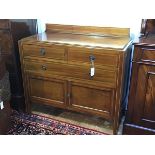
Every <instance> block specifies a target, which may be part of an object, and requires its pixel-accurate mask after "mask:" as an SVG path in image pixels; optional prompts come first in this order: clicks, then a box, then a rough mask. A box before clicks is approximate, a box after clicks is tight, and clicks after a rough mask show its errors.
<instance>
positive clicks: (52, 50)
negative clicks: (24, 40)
mask: <svg viewBox="0 0 155 155" xmlns="http://www.w3.org/2000/svg"><path fill="white" fill-rule="evenodd" d="M65 54H66V53H65V48H63V47H59V46H55V45H52V46H36V45H23V55H24V57H27V56H35V57H44V58H52V59H60V60H65Z"/></svg>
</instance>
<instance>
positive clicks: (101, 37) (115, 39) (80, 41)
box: [23, 27, 131, 50]
mask: <svg viewBox="0 0 155 155" xmlns="http://www.w3.org/2000/svg"><path fill="white" fill-rule="evenodd" d="M65 28H66V27H65ZM65 28H64V29H63V30H61V31H60V30H58V29H57V30H53V29H52V30H46V32H44V33H40V34H37V35H34V36H31V37H28V38H25V39H23V41H24V42H27V43H34V42H37V43H40V42H41V43H50V44H63V45H71V46H84V47H85V46H86V47H92V48H95V47H99V48H110V49H118V50H123V49H124V48H125V47H126V46H127V45H128V44H129V43H130V42H131V38H130V37H129V35H128V34H127V35H124V32H123V35H122V34H121V35H119V33H120V29H119V28H118V30H117V28H115V29H114V30H113V29H111V28H109V29H108V28H105V29H106V32H105V29H104V28H102V33H101V30H100V28H96V27H95V28H96V29H95V30H94V29H92V27H91V28H90V27H84V30H83V29H82V33H81V27H80V31H79V30H78V31H76V32H75V28H74V31H73V30H72V31H67V30H66V29H65ZM67 28H68V27H67ZM78 28H79V27H78ZM82 28H83V27H82ZM93 28H94V27H93ZM76 29H77V28H76ZM123 30H124V29H123ZM113 31H114V32H115V33H114V32H113ZM86 32H87V33H86ZM96 32H99V33H96ZM117 32H119V33H117ZM127 32H128V31H127Z"/></svg>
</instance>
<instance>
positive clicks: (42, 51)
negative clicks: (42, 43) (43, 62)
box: [40, 48, 46, 56]
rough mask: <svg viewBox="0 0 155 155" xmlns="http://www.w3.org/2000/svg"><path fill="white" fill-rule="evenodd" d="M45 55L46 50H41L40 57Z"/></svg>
mask: <svg viewBox="0 0 155 155" xmlns="http://www.w3.org/2000/svg"><path fill="white" fill-rule="evenodd" d="M45 54H46V52H45V49H44V48H41V49H40V55H42V56H44V55H45Z"/></svg>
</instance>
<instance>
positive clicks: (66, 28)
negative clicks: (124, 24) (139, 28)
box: [46, 24, 130, 36]
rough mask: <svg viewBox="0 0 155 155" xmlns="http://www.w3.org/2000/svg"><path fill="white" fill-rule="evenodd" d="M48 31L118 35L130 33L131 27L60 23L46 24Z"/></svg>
mask: <svg viewBox="0 0 155 155" xmlns="http://www.w3.org/2000/svg"><path fill="white" fill-rule="evenodd" d="M46 31H52V32H65V33H74V34H86V35H108V36H109V35H116V36H117V35H119V36H129V35H130V29H129V28H115V27H95V26H75V25H59V24H46Z"/></svg>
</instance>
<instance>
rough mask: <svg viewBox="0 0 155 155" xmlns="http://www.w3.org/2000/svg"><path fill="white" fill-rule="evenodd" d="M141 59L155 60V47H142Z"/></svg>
mask: <svg viewBox="0 0 155 155" xmlns="http://www.w3.org/2000/svg"><path fill="white" fill-rule="evenodd" d="M141 60H142V61H148V62H149V61H152V62H155V49H142V57H141Z"/></svg>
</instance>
